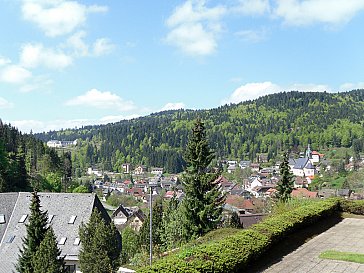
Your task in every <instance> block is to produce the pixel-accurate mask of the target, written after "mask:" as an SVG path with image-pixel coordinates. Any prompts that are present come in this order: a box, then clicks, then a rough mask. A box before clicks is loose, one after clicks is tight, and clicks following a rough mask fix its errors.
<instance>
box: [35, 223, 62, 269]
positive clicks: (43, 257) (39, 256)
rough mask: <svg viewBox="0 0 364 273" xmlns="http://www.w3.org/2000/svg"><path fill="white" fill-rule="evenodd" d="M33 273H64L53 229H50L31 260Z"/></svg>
mask: <svg viewBox="0 0 364 273" xmlns="http://www.w3.org/2000/svg"><path fill="white" fill-rule="evenodd" d="M32 264H33V268H34V273H65V272H66V271H65V263H64V257H61V250H60V249H59V248H58V246H57V239H56V236H55V235H54V232H53V228H52V227H50V228H49V229H48V231H47V233H46V234H45V237H44V240H43V241H42V243H41V244H40V246H39V249H38V251H37V252H36V253H35V255H34V256H33V259H32Z"/></svg>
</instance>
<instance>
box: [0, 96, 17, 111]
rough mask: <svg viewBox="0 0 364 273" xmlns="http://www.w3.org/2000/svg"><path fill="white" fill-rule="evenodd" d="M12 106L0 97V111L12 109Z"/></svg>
mask: <svg viewBox="0 0 364 273" xmlns="http://www.w3.org/2000/svg"><path fill="white" fill-rule="evenodd" d="M13 106H14V104H13V103H11V102H9V101H7V100H6V99H4V98H1V97H0V109H9V108H12V107H13Z"/></svg>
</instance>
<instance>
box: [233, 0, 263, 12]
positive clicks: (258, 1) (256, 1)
mask: <svg viewBox="0 0 364 273" xmlns="http://www.w3.org/2000/svg"><path fill="white" fill-rule="evenodd" d="M239 2H240V3H239V4H238V5H237V6H234V7H233V8H232V11H233V12H237V13H240V14H243V15H263V14H265V13H268V12H269V11H270V4H269V0H240V1H239Z"/></svg>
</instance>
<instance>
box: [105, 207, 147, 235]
mask: <svg viewBox="0 0 364 273" xmlns="http://www.w3.org/2000/svg"><path fill="white" fill-rule="evenodd" d="M111 218H112V220H113V222H114V224H115V226H116V228H117V229H119V230H121V229H123V228H125V227H127V226H129V227H131V228H132V229H133V230H134V231H136V232H139V230H140V228H141V227H142V225H143V223H144V220H145V215H144V213H143V212H142V211H141V210H140V209H139V207H124V206H123V205H122V204H120V206H119V207H118V208H117V209H116V210H115V211H114V212H113V213H112V215H111Z"/></svg>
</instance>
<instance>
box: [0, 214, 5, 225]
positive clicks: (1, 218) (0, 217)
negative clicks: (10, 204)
mask: <svg viewBox="0 0 364 273" xmlns="http://www.w3.org/2000/svg"><path fill="white" fill-rule="evenodd" d="M0 224H5V215H4V214H0Z"/></svg>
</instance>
